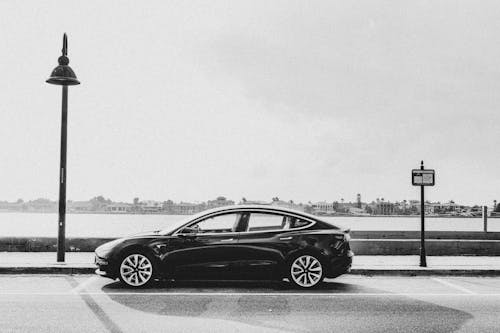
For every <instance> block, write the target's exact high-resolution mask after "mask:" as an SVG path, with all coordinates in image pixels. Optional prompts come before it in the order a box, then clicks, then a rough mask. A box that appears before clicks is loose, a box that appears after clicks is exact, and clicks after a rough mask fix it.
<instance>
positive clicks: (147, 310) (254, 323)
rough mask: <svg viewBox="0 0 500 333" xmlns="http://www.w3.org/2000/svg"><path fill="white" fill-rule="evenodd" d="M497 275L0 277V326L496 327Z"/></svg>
mask: <svg viewBox="0 0 500 333" xmlns="http://www.w3.org/2000/svg"><path fill="white" fill-rule="evenodd" d="M499 329H500V278H498V277H380V276H379V277H365V276H354V275H345V276H342V277H340V278H337V279H335V280H327V282H325V283H324V284H323V285H322V286H321V288H319V289H316V290H312V291H302V290H296V289H292V288H290V286H289V285H288V284H286V283H270V282H267V283H266V282H182V283H181V282H177V283H173V282H162V283H157V284H155V285H154V286H152V287H151V288H148V289H141V290H133V289H130V288H125V287H123V286H121V285H120V284H119V283H117V282H114V281H111V280H109V279H106V278H102V277H98V276H93V275H74V276H70V275H45V276H43V275H0V331H2V332H25V331H29V332H499Z"/></svg>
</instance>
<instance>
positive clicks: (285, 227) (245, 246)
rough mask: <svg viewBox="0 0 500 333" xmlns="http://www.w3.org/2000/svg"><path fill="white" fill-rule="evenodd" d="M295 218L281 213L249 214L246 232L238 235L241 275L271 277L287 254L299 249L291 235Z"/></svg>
mask: <svg viewBox="0 0 500 333" xmlns="http://www.w3.org/2000/svg"><path fill="white" fill-rule="evenodd" d="M292 219H293V217H290V216H287V215H285V214H279V213H266V212H252V213H250V216H249V220H248V226H247V228H246V230H244V231H242V232H241V233H240V235H239V242H238V243H239V252H240V253H241V260H240V263H239V265H240V272H241V273H242V274H244V275H245V276H248V277H249V278H257V277H259V278H266V277H271V275H272V274H273V273H274V272H275V270H276V269H277V268H278V267H279V266H280V264H282V263H283V260H284V258H285V257H286V255H287V253H289V252H291V251H293V250H294V249H296V248H297V247H298V244H297V242H295V240H294V238H295V239H296V237H295V236H293V235H290V234H291V232H290V230H289V228H290V221H291V220H292Z"/></svg>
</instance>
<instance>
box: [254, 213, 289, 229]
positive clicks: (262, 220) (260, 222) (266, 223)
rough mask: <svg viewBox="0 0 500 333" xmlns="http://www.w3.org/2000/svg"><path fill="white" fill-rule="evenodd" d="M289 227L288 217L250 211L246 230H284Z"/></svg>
mask: <svg viewBox="0 0 500 333" xmlns="http://www.w3.org/2000/svg"><path fill="white" fill-rule="evenodd" d="M289 228H290V218H289V217H287V216H283V215H279V214H266V213H252V214H250V220H249V221H248V228H247V231H267V230H284V229H289Z"/></svg>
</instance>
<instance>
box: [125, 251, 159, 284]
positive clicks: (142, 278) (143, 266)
mask: <svg viewBox="0 0 500 333" xmlns="http://www.w3.org/2000/svg"><path fill="white" fill-rule="evenodd" d="M153 273H154V267H153V262H152V260H151V259H150V258H148V256H146V255H144V254H141V253H131V254H128V255H126V256H125V257H124V258H123V260H122V262H121V264H120V280H121V281H122V282H123V283H125V284H126V285H128V286H130V287H134V288H139V287H143V286H146V285H147V284H149V283H150V282H151V281H152V280H153Z"/></svg>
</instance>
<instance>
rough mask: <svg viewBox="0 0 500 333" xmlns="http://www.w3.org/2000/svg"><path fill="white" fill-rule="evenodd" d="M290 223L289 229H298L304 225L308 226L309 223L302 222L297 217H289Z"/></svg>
mask: <svg viewBox="0 0 500 333" xmlns="http://www.w3.org/2000/svg"><path fill="white" fill-rule="evenodd" d="M291 219H292V222H291V224H290V228H300V227H305V226H306V225H308V224H310V223H311V222H309V221H307V220H302V219H299V218H298V217H291Z"/></svg>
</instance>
